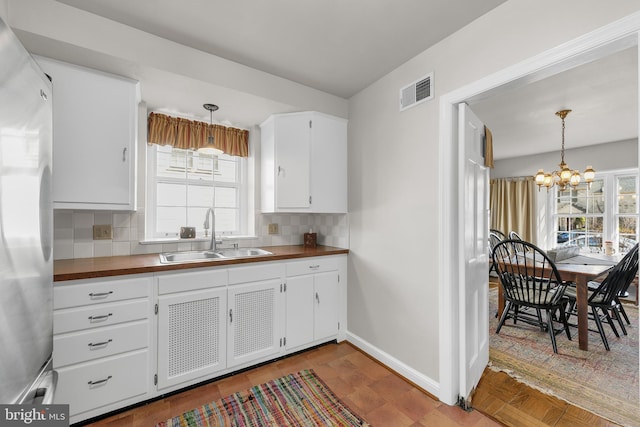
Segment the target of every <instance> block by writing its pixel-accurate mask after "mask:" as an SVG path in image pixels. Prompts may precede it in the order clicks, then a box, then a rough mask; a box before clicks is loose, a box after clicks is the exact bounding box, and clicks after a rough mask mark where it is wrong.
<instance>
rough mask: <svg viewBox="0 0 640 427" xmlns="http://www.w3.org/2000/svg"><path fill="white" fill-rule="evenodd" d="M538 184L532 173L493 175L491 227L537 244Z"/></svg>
mask: <svg viewBox="0 0 640 427" xmlns="http://www.w3.org/2000/svg"><path fill="white" fill-rule="evenodd" d="M535 204H536V184H535V180H534V178H533V177H526V178H498V179H492V180H491V183H490V189H489V207H490V209H491V227H490V228H493V229H496V230H500V231H502V232H503V233H504V234H509V232H510V231H515V232H516V233H518V234H519V235H520V237H522V239H523V240H526V241H527V242H531V243H534V244H536V242H535V241H534V239H535V238H536V236H537V224H538V221H537V219H536V206H535Z"/></svg>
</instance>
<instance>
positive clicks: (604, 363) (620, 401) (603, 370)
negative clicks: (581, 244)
mask: <svg viewBox="0 0 640 427" xmlns="http://www.w3.org/2000/svg"><path fill="white" fill-rule="evenodd" d="M489 307H490V311H489V313H491V314H492V315H491V317H490V321H489V335H490V338H489V342H490V345H489V360H490V361H489V363H490V367H491V368H492V369H494V370H496V371H505V372H506V373H508V374H509V375H510V376H512V377H514V378H516V379H518V380H519V381H522V382H523V383H525V384H527V385H529V386H531V387H534V388H536V389H538V390H541V391H542V392H545V393H547V394H551V395H553V396H556V397H558V398H560V399H562V400H565V401H567V402H570V403H571V404H573V405H575V406H579V407H581V408H584V409H586V410H588V411H591V412H594V413H596V414H598V415H600V416H601V417H603V418H607V419H609V420H611V421H613V422H615V423H617V424H620V425H623V426H640V398H639V379H638V368H639V360H638V349H639V347H638V308H637V307H636V306H633V305H631V304H625V310H626V312H627V314H628V315H629V318H630V321H631V325H626V326H627V333H628V335H627V336H624V335H622V333H621V331H620V327H619V326H617V328H618V332H619V333H620V336H621V337H620V338H616V337H615V335H614V334H613V332H612V331H611V328H610V326H609V325H608V324H605V325H604V326H605V330H606V332H607V338H608V340H609V345H610V346H611V351H607V350H605V348H604V345H603V344H602V340H601V339H600V335H598V333H597V332H589V351H582V350H580V349H579V348H578V337H577V328H571V333H572V338H573V340H572V341H569V340H568V339H567V336H566V335H565V334H564V332H563V333H561V334H558V335H557V336H556V340H557V343H558V354H554V353H553V349H552V347H551V339H550V338H549V334H548V333H547V332H542V331H541V330H540V329H539V328H537V327H535V326H531V325H528V324H526V323H522V322H518V323H517V324H516V325H514V324H513V320H507V321H506V322H505V324H504V326H503V327H502V329H501V330H500V333H499V334H496V333H495V331H496V327H497V324H498V319H497V318H495V317H494V316H493V314H495V313H496V309H497V288H496V287H493V288H492V289H490V291H489ZM571 320H575V318H573V319H571ZM589 327H590V329H591V328H592V327H593V328H595V324H593V322H591V321H590V325H589Z"/></svg>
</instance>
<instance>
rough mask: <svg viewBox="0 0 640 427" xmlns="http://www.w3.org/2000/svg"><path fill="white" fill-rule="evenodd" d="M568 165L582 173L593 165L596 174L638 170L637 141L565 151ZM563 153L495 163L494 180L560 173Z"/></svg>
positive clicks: (492, 171)
mask: <svg viewBox="0 0 640 427" xmlns="http://www.w3.org/2000/svg"><path fill="white" fill-rule="evenodd" d="M564 157H565V161H566V162H567V164H568V165H569V166H570V167H571V168H573V169H578V170H579V171H584V169H585V168H586V167H587V166H589V165H591V166H593V168H594V169H595V170H596V171H597V172H606V171H611V170H616V169H630V168H637V167H638V140H637V139H630V140H626V141H616V142H609V143H604V144H597V145H592V146H589V147H581V148H573V149H570V150H565V154H564ZM558 163H560V151H557V152H553V153H544V154H536V155H531V156H522V157H515V158H511V159H500V160H496V161H495V167H494V168H493V169H492V170H491V178H507V177H516V176H525V175H530V176H533V175H535V174H536V172H537V171H538V169H541V168H542V169H544V170H545V171H547V172H551V171H554V170H558Z"/></svg>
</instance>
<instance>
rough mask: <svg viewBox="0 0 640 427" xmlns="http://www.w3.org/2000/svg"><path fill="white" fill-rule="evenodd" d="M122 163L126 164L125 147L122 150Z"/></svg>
mask: <svg viewBox="0 0 640 427" xmlns="http://www.w3.org/2000/svg"><path fill="white" fill-rule="evenodd" d="M122 161H123V162H126V161H127V147H124V148H123V149H122Z"/></svg>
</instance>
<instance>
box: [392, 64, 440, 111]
mask: <svg viewBox="0 0 640 427" xmlns="http://www.w3.org/2000/svg"><path fill="white" fill-rule="evenodd" d="M431 98H433V73H429V74H427V75H426V76H424V77H422V78H421V79H419V80H416V81H415V82H413V83H411V84H409V85H407V86H405V87H403V88H402V89H400V111H404V110H406V109H407V108H410V107H414V106H416V105H418V104H421V103H423V102H425V101H428V100H430V99H431Z"/></svg>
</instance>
